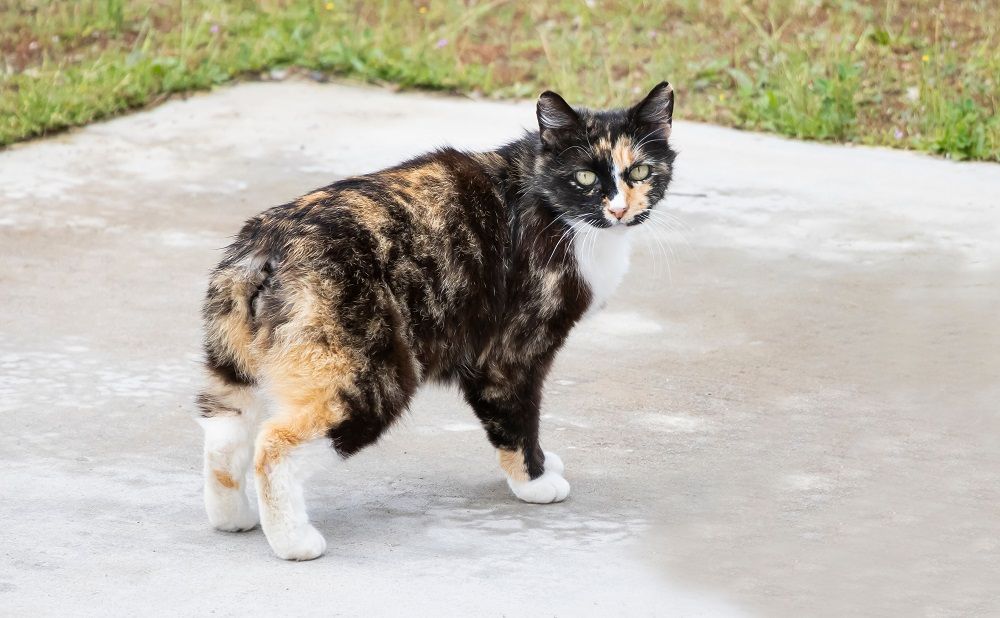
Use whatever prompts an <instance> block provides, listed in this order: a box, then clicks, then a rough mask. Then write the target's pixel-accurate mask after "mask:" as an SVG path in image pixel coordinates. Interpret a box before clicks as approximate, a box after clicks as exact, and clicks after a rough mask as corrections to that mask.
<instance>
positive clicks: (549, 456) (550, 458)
mask: <svg viewBox="0 0 1000 618" xmlns="http://www.w3.org/2000/svg"><path fill="white" fill-rule="evenodd" d="M565 469H566V466H564V465H563V462H562V459H561V458H560V457H559V455H556V454H555V453H553V452H551V451H545V471H546V472H555V473H556V474H560V475H561V474H562V473H563V471H564V470H565Z"/></svg>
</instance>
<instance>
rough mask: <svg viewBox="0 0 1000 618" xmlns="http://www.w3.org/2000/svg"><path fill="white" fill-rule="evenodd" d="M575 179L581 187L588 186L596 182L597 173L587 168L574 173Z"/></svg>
mask: <svg viewBox="0 0 1000 618" xmlns="http://www.w3.org/2000/svg"><path fill="white" fill-rule="evenodd" d="M576 181H577V182H578V183H579V184H580V186H583V187H589V186H590V185H592V184H594V183H595V182H597V174H595V173H594V172H591V171H589V170H580V171H579V172H577V173H576Z"/></svg>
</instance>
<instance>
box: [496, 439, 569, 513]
mask: <svg viewBox="0 0 1000 618" xmlns="http://www.w3.org/2000/svg"><path fill="white" fill-rule="evenodd" d="M563 470H564V467H563V462H562V460H561V459H559V456H558V455H556V454H555V453H548V452H546V453H545V472H543V473H542V475H541V476H540V477H538V478H536V479H533V480H530V481H515V480H513V479H511V478H509V477H508V479H507V485H508V486H509V487H510V490H511V491H513V492H514V495H515V496H517V497H518V499H520V500H523V501H524V502H531V503H534V504H549V503H552V502H562V501H563V500H565V499H566V496H568V495H569V483H568V482H566V479H564V478H563V476H562V473H563Z"/></svg>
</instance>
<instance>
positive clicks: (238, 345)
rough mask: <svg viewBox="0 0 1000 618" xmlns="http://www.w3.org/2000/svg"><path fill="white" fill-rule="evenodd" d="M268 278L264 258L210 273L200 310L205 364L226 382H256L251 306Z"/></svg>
mask: <svg viewBox="0 0 1000 618" xmlns="http://www.w3.org/2000/svg"><path fill="white" fill-rule="evenodd" d="M270 277H271V264H270V261H269V260H268V259H267V257H266V256H264V257H260V258H258V257H256V256H252V257H249V258H244V259H242V260H238V261H235V262H229V263H224V264H223V265H221V266H220V267H219V268H217V269H216V270H215V271H214V272H213V273H212V278H211V280H210V282H209V284H208V293H207V295H206V297H205V304H204V306H203V308H202V317H203V319H204V345H205V362H206V366H207V368H208V370H209V371H210V372H211V373H212V374H214V375H215V377H217V378H219V379H220V380H222V381H223V382H225V383H228V384H232V385H241V386H250V385H253V384H254V383H255V382H256V374H257V368H258V365H259V358H260V356H261V349H260V348H261V345H260V342H258V335H259V334H260V333H259V330H260V329H259V328H257V325H256V324H255V319H254V317H255V316H254V313H255V312H254V305H255V301H256V300H257V299H258V297H259V296H260V294H261V292H262V291H263V290H264V289H265V288H266V287H267V285H268V283H269V280H270Z"/></svg>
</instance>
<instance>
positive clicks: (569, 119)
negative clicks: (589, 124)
mask: <svg viewBox="0 0 1000 618" xmlns="http://www.w3.org/2000/svg"><path fill="white" fill-rule="evenodd" d="M535 113H536V115H537V116H538V133H539V136H540V137H541V139H542V144H544V145H545V146H551V145H552V144H553V143H555V142H556V141H557V140H558V137H559V134H560V133H563V132H566V131H572V130H573V129H576V128H577V127H578V126H579V123H580V117H579V116H578V115H577V113H576V112H575V111H573V108H572V107H570V106H569V103H567V102H566V101H565V99H563V98H562V97H561V96H559V95H558V94H556V93H554V92H552V91H551V90H546V91H545V92H543V93H542V94H541V95H540V96H539V97H538V105H537V107H536V108H535Z"/></svg>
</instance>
